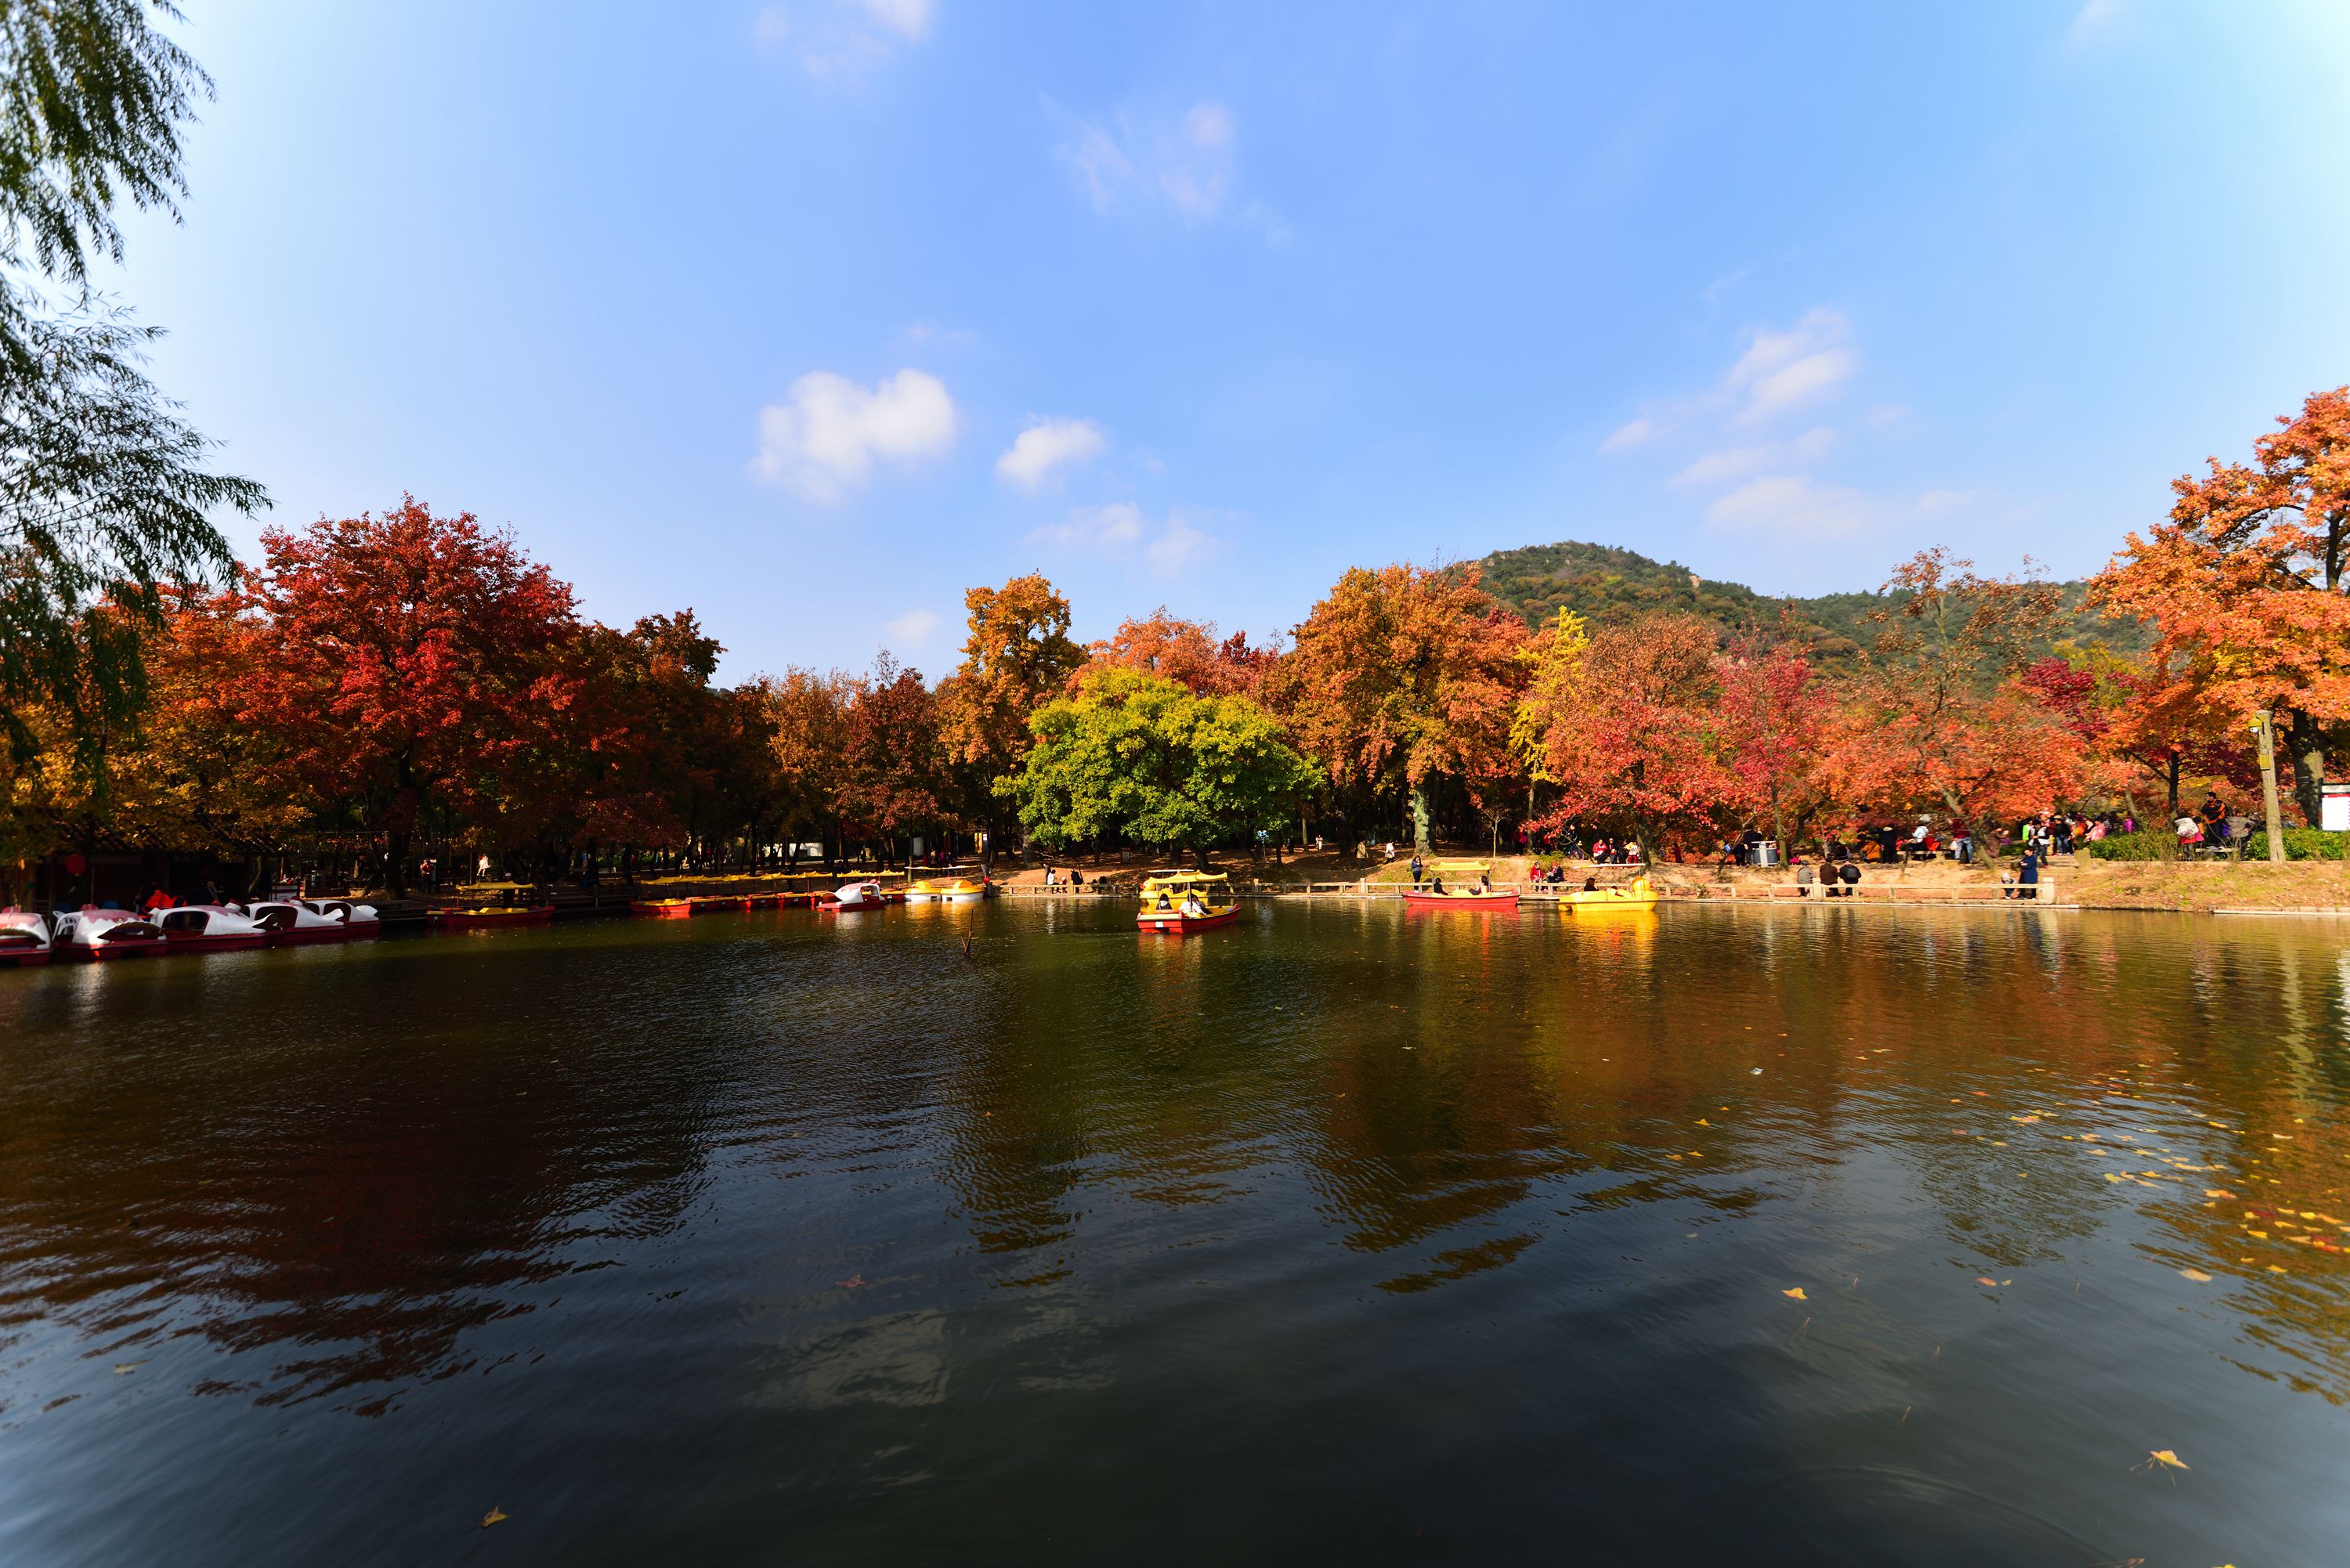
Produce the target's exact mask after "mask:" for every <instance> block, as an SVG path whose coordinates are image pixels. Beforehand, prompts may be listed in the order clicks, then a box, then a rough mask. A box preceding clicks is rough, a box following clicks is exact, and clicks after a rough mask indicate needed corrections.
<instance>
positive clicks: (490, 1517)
mask: <svg viewBox="0 0 2350 1568" xmlns="http://www.w3.org/2000/svg"><path fill="white" fill-rule="evenodd" d="M505 1516H506V1515H505V1511H504V1509H498V1508H494V1509H492V1510H490V1511H489V1512H487V1513H485V1514H484V1515H482V1528H483V1529H484V1530H487V1529H488V1528H489V1527H490V1526H491V1525H493V1524H495V1523H496V1522H497V1521H500V1520H502V1519H504V1517H505Z"/></svg>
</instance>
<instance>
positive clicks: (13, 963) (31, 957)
mask: <svg viewBox="0 0 2350 1568" xmlns="http://www.w3.org/2000/svg"><path fill="white" fill-rule="evenodd" d="M48 961H49V923H48V922H47V920H45V919H41V917H40V916H38V915H36V914H35V913H34V912H33V911H32V910H30V909H0V969H31V968H33V967H35V966H36V965H38V964H45V963H47V962H48Z"/></svg>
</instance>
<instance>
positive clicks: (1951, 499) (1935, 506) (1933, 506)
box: [1918, 490, 1974, 517]
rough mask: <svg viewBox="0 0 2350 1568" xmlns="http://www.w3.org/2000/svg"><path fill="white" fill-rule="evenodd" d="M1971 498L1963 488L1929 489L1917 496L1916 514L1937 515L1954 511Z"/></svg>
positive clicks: (1923, 515)
mask: <svg viewBox="0 0 2350 1568" xmlns="http://www.w3.org/2000/svg"><path fill="white" fill-rule="evenodd" d="M1973 499H1974V497H1973V496H1972V495H1971V494H1970V493H1968V492H1966V491H1963V490H1929V491H1928V492H1926V493H1925V494H1923V495H1920V496H1919V497H1918V515H1919V516H1921V517H1934V516H1939V515H1940V514H1942V513H1945V512H1950V511H1955V510H1956V509H1958V508H1959V507H1961V506H1964V505H1965V504H1967V503H1968V502H1970V501H1971V500H1973Z"/></svg>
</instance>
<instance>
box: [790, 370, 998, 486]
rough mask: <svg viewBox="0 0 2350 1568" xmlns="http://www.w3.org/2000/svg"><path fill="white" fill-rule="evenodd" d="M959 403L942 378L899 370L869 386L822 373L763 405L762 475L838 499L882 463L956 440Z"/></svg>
mask: <svg viewBox="0 0 2350 1568" xmlns="http://www.w3.org/2000/svg"><path fill="white" fill-rule="evenodd" d="M954 438H955V406H954V400H953V399H951V398H950V397H948V396H947V389H946V387H945V385H944V384H943V383H941V381H940V380H939V379H938V378H937V377H935V376H929V375H925V374H923V373H922V372H921V371H920V370H900V371H899V372H898V373H897V374H896V375H895V376H892V377H890V378H889V379H887V380H885V381H883V382H881V383H880V384H879V385H878V386H876V387H874V388H873V389H871V390H870V391H868V390H867V389H865V388H863V387H860V386H858V384H857V383H856V382H854V381H851V380H850V379H847V377H846V376H836V375H834V374H833V373H832V372H830V371H828V370H817V371H814V372H812V373H810V374H808V375H806V376H802V377H801V378H800V379H798V380H796V381H794V382H793V383H792V385H791V389H790V391H789V392H788V393H787V394H786V397H785V401H783V402H780V403H771V404H769V405H768V406H767V407H765V408H764V409H762V410H759V455H758V456H757V457H756V458H754V460H753V461H752V463H751V471H752V472H754V474H756V475H757V476H758V477H759V478H761V479H763V480H765V481H767V482H769V483H774V484H780V485H782V486H783V487H784V488H785V489H787V490H792V491H796V492H797V493H800V494H802V495H805V496H806V497H807V498H808V499H809V500H811V501H833V500H837V499H838V498H839V496H840V495H841V494H842V493H845V492H846V491H847V490H849V489H850V488H852V487H854V486H855V485H858V484H859V483H863V482H864V480H865V477H866V475H867V474H868V473H869V472H871V471H872V467H873V464H874V462H876V461H877V460H879V461H882V462H900V463H902V462H915V461H918V460H920V459H922V458H926V457H935V456H937V455H939V454H940V453H941V452H946V451H947V450H948V449H949V448H951V447H952V446H953V445H954Z"/></svg>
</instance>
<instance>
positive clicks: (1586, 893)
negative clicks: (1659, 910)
mask: <svg viewBox="0 0 2350 1568" xmlns="http://www.w3.org/2000/svg"><path fill="white" fill-rule="evenodd" d="M1558 902H1559V907H1560V908H1562V909H1575V908H1578V907H1580V908H1583V909H1655V908H1656V907H1657V889H1656V888H1655V886H1654V885H1653V884H1651V883H1650V882H1649V880H1648V878H1647V877H1634V878H1633V879H1632V880H1631V881H1630V882H1628V883H1627V884H1626V885H1624V886H1623V887H1621V888H1575V889H1574V890H1573V891H1572V892H1566V893H1561V894H1560V895H1559V896H1558Z"/></svg>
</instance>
